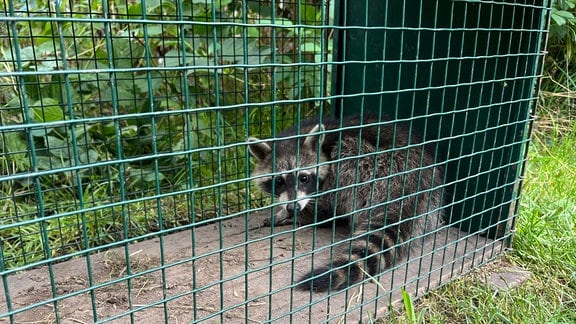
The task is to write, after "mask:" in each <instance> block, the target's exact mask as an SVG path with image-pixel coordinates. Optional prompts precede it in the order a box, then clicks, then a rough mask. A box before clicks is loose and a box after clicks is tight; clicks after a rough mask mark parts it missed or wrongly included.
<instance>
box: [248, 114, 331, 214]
mask: <svg viewBox="0 0 576 324" xmlns="http://www.w3.org/2000/svg"><path fill="white" fill-rule="evenodd" d="M323 130H324V127H323V126H322V125H316V126H315V127H314V128H312V130H310V132H309V133H308V136H307V137H306V138H305V139H304V140H301V139H300V140H299V139H282V138H280V139H278V140H276V141H275V149H274V152H273V150H272V147H271V144H269V143H268V142H262V141H260V140H259V139H257V138H253V137H252V138H249V139H248V142H249V145H248V149H249V151H250V154H251V155H252V156H253V157H255V158H256V159H257V164H256V167H255V169H254V171H253V172H252V175H253V176H261V175H264V176H263V177H258V178H256V179H255V180H254V182H255V183H256V185H257V186H258V187H260V189H261V190H262V191H264V192H267V193H269V194H270V195H274V196H275V198H276V201H277V202H286V204H285V205H283V208H284V209H285V210H286V211H287V212H289V213H291V214H292V213H294V209H296V211H302V210H304V209H305V208H306V207H308V206H314V204H311V203H310V201H312V200H313V198H312V197H311V195H313V194H315V193H316V192H317V191H318V190H319V189H321V188H322V184H323V181H324V179H325V178H326V175H327V174H328V172H329V168H330V167H329V166H328V165H326V164H323V165H318V164H319V163H321V162H324V161H327V160H328V158H327V157H326V156H325V155H324V154H323V153H322V150H320V154H318V148H319V147H321V146H322V144H323V142H324V135H322V134H319V133H320V132H322V131H323ZM298 140H299V141H300V147H299V152H297V145H296V144H297V141H298ZM273 153H274V158H273V156H272V155H273ZM297 153H299V154H298V155H297ZM272 162H274V168H273V167H272ZM272 171H274V174H272Z"/></svg>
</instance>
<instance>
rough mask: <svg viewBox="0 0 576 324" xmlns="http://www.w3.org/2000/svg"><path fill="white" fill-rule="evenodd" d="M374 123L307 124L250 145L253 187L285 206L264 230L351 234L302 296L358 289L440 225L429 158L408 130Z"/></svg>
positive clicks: (437, 172)
mask: <svg viewBox="0 0 576 324" xmlns="http://www.w3.org/2000/svg"><path fill="white" fill-rule="evenodd" d="M380 121H382V119H380V120H379V119H378V118H377V117H374V116H368V117H364V119H363V120H362V123H361V120H360V118H359V117H357V116H354V117H348V118H346V119H345V120H343V121H342V123H340V121H338V120H335V119H328V118H325V119H324V120H323V121H322V124H319V123H318V119H311V120H305V121H302V122H301V123H300V127H299V132H297V130H298V128H296V127H295V128H291V129H288V130H286V131H285V132H283V133H281V134H279V135H278V136H277V138H276V139H274V140H268V141H261V140H258V139H256V138H250V139H249V140H248V141H249V145H248V148H249V151H250V153H251V155H252V156H253V157H255V158H256V160H257V164H256V167H255V169H254V171H253V173H252V175H253V176H254V177H256V178H255V180H254V181H255V183H256V184H257V185H258V186H259V187H260V188H261V189H262V190H263V191H265V192H267V193H269V194H274V195H275V197H276V199H275V201H280V202H286V204H284V205H283V206H281V207H280V208H279V211H278V212H277V213H276V215H275V217H273V219H271V220H270V223H274V224H275V225H285V224H291V223H293V222H296V223H298V224H310V223H313V222H317V223H318V222H320V223H324V224H328V225H332V223H331V221H338V220H340V221H341V220H343V219H344V220H346V221H347V224H348V226H349V227H350V229H351V230H353V233H352V237H353V241H352V242H351V248H350V243H342V244H341V245H342V246H340V247H339V248H340V250H339V252H337V253H335V254H334V257H333V259H332V261H331V262H330V264H328V265H324V266H321V267H318V268H316V269H314V270H313V271H312V272H310V273H309V274H308V275H306V276H304V278H302V280H301V282H300V285H299V287H301V288H303V289H312V290H316V291H326V290H329V289H332V290H338V289H343V288H346V287H348V286H350V285H352V284H354V283H357V282H359V281H361V280H362V279H363V278H364V272H366V273H368V274H370V275H371V276H374V275H377V274H378V273H379V272H380V270H381V259H383V261H384V264H385V267H386V268H388V267H391V266H393V264H394V263H395V262H397V261H399V260H401V259H402V258H405V257H406V256H407V254H408V251H409V249H410V248H411V247H413V246H414V245H415V244H418V243H416V242H417V241H422V240H423V235H424V234H425V233H427V232H430V231H433V230H434V229H436V228H437V227H438V226H440V224H441V223H442V220H443V212H442V200H443V199H442V190H441V189H440V185H441V182H442V179H443V169H442V167H441V166H438V165H435V163H436V162H435V159H434V152H433V151H432V150H430V149H429V148H427V147H426V146H425V145H424V144H422V137H421V136H420V135H419V134H417V133H416V132H411V131H410V130H409V128H408V127H407V125H402V124H399V123H393V124H384V125H377V124H375V123H379V122H380ZM341 124H342V127H343V128H344V129H343V130H339V128H340V125H341ZM368 124H370V125H368ZM358 125H362V126H360V127H357V126H358ZM352 126H356V127H352ZM298 134H304V135H302V136H300V137H296V136H297V135H298ZM318 149H320V152H318ZM273 154H274V157H273V156H272V155H273ZM273 161H274V167H273V166H272V163H273ZM272 172H274V174H275V175H272ZM340 188H341V189H340ZM335 189H336V190H335ZM341 215H344V216H341ZM340 223H342V222H337V224H340ZM411 239H414V240H411ZM334 268H338V269H334ZM332 269H334V270H332Z"/></svg>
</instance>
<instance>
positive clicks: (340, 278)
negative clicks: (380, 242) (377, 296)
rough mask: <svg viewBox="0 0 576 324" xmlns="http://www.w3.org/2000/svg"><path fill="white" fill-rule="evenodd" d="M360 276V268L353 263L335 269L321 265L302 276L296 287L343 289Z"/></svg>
mask: <svg viewBox="0 0 576 324" xmlns="http://www.w3.org/2000/svg"><path fill="white" fill-rule="evenodd" d="M316 274H318V275H316ZM361 278H362V270H361V269H360V268H359V267H358V266H357V265H354V264H353V265H350V266H349V267H344V268H341V269H336V270H332V269H330V268H329V267H322V268H319V269H315V270H314V271H312V272H310V273H309V274H307V275H305V276H304V277H302V278H301V279H300V281H299V283H298V288H299V289H301V290H312V291H316V292H325V291H329V290H332V291H335V290H341V289H344V288H346V287H348V286H350V285H352V284H354V283H356V282H358V281H360V279H361Z"/></svg>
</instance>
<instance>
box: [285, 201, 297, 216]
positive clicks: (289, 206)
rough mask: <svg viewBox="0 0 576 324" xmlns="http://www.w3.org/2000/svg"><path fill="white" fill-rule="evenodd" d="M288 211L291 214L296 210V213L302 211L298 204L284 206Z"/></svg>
mask: <svg viewBox="0 0 576 324" xmlns="http://www.w3.org/2000/svg"><path fill="white" fill-rule="evenodd" d="M284 207H285V208H286V211H287V212H288V213H290V214H294V209H296V213H298V212H299V211H300V205H299V204H298V203H293V204H288V205H286V206H284Z"/></svg>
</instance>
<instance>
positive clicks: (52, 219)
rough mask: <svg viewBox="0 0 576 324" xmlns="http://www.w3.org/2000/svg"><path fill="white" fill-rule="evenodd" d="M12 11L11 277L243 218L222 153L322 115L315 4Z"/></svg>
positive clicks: (5, 197)
mask: <svg viewBox="0 0 576 324" xmlns="http://www.w3.org/2000/svg"><path fill="white" fill-rule="evenodd" d="M10 3H11V4H13V7H7V5H8V3H7V2H2V3H0V7H1V9H2V11H3V12H5V13H6V14H8V15H11V16H13V17H16V18H20V19H18V20H16V21H15V22H14V23H11V24H4V25H0V72H2V73H3V74H2V75H3V76H2V77H1V78H2V80H1V81H2V83H1V84H0V106H1V107H2V108H1V109H0V119H1V125H2V127H3V128H1V129H0V152H1V153H2V155H1V156H0V166H1V169H0V176H2V177H6V176H7V177H9V178H7V179H8V180H0V190H1V198H0V205H2V206H0V207H1V208H0V210H3V211H6V212H5V213H4V212H3V214H2V217H0V218H1V221H2V224H3V226H4V227H3V229H2V232H1V233H0V236H1V237H2V238H3V240H4V242H5V244H4V249H5V250H4V259H5V260H8V263H9V264H10V265H18V264H27V263H30V262H33V261H37V260H42V259H44V258H46V257H48V254H51V257H54V256H58V255H65V254H66V253H70V252H71V251H77V250H82V249H85V248H87V247H89V246H97V245H101V244H106V243H110V242H113V241H114V240H118V239H128V238H133V237H138V236H139V235H143V234H146V233H148V232H156V231H159V230H163V229H167V228H172V227H182V228H183V227H185V226H188V225H189V224H191V223H195V222H199V221H203V220H206V219H209V218H213V217H217V216H224V215H223V214H228V213H233V212H237V211H239V210H242V209H244V208H247V207H248V206H246V201H247V199H246V195H247V194H248V188H247V182H246V181H238V179H243V178H245V176H246V170H247V169H248V167H249V166H248V165H247V162H248V161H247V159H246V153H245V148H244V147H243V146H242V145H233V144H234V143H239V142H244V141H245V138H246V136H247V135H258V136H262V137H266V136H271V135H272V134H273V133H274V132H277V131H279V130H281V129H283V128H285V127H287V126H289V125H290V124H291V123H293V122H294V121H295V120H296V119H297V118H298V117H304V116H307V115H313V114H317V113H318V111H319V110H321V109H324V108H326V107H327V104H326V103H325V102H323V97H325V96H326V89H327V88H328V83H327V80H329V77H328V73H329V71H328V70H327V68H326V65H322V64H315V63H319V62H324V61H325V60H326V57H327V54H328V53H327V52H328V51H329V50H330V48H329V47H328V46H326V45H325V43H326V41H325V38H326V31H325V30H323V29H319V28H313V27H315V26H318V25H320V24H322V23H323V21H322V20H323V19H324V18H323V17H324V16H323V14H322V8H321V7H319V6H318V5H316V4H312V3H311V4H307V3H302V4H301V5H300V6H296V7H285V8H279V7H273V6H272V5H271V4H270V3H266V2H262V3H260V2H258V3H257V2H255V1H247V2H241V1H232V0H219V1H204V0H202V1H197V0H192V1H175V0H150V1H146V5H145V6H144V5H143V4H142V3H141V2H135V1H128V2H126V1H101V0H96V1H92V0H91V1H88V0H80V1H74V2H53V1H47V0H36V1H26V2H23V1H22V2H15V3H13V2H10ZM178 4H181V6H180V7H179V6H178ZM47 16H48V17H54V18H55V19H53V20H46V19H35V20H30V19H28V18H29V17H47ZM56 18H57V19H56ZM67 18H74V20H67ZM102 18H104V19H105V20H102ZM96 19H97V20H96ZM302 63H308V64H302ZM310 63H314V64H310ZM273 127H274V128H273ZM252 198H256V197H252ZM251 201H254V203H256V204H257V203H258V202H257V199H252V200H251ZM167 206H170V208H167ZM46 217H48V220H46V222H44V223H40V222H38V223H35V222H33V221H34V220H36V219H39V218H46ZM21 222H27V224H31V225H30V226H28V225H26V226H28V227H26V226H24V225H22V226H21V225H19V224H20V223H21ZM41 224H43V225H41ZM25 228H26V229H27V230H26V231H25V233H26V234H22V233H23V231H24V229H25ZM17 242H18V243H17ZM15 244H16V245H18V244H25V245H31V246H26V249H25V250H24V249H23V248H22V246H16V245H15ZM23 251H38V252H37V253H32V254H26V253H24V252H23Z"/></svg>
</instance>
